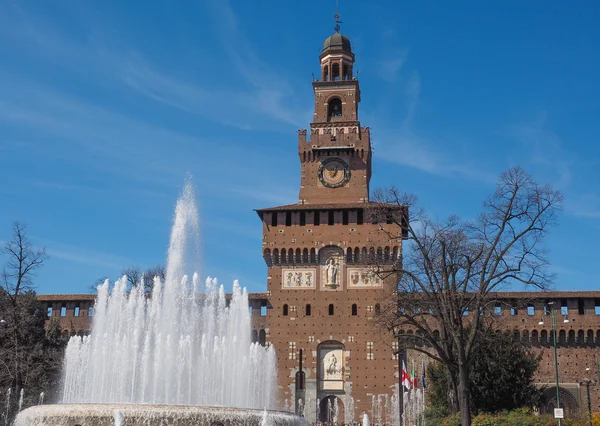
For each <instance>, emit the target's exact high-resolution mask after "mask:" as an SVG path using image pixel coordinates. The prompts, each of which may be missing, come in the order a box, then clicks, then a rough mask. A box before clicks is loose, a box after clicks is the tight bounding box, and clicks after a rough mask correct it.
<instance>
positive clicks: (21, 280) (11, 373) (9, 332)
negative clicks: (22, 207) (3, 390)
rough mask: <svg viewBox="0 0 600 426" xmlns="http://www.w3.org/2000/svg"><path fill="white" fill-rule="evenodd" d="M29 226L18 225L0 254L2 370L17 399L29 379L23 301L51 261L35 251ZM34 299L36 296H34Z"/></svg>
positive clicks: (42, 253)
mask: <svg viewBox="0 0 600 426" xmlns="http://www.w3.org/2000/svg"><path fill="white" fill-rule="evenodd" d="M26 228H27V226H26V225H25V224H22V223H19V222H15V223H14V224H13V236H12V239H11V240H10V241H8V242H6V244H5V245H4V247H3V248H2V249H1V250H0V254H2V255H3V257H6V264H5V266H4V267H3V269H2V274H1V276H0V313H1V316H0V319H1V320H3V322H2V330H0V333H2V334H3V338H4V341H3V342H2V345H1V346H0V350H1V353H2V360H1V363H2V370H3V371H4V374H6V377H7V379H8V381H9V383H10V387H11V388H13V392H14V393H13V394H14V395H18V394H19V392H20V390H21V389H22V388H23V386H24V384H25V382H26V380H27V377H28V368H29V365H28V362H27V359H28V358H27V357H28V355H29V353H28V352H27V351H26V350H24V347H23V340H24V339H23V334H24V332H23V330H24V329H25V328H26V326H25V323H27V321H28V319H29V318H27V317H24V316H23V312H22V307H21V306H20V301H21V299H23V298H27V297H35V296H34V295H33V292H32V290H33V288H34V285H33V277H34V276H35V273H36V272H37V270H38V269H39V268H40V267H41V266H42V265H43V264H44V262H45V261H46V260H47V259H48V255H47V254H46V250H45V249H43V248H42V249H34V247H33V245H32V244H31V241H30V240H29V238H28V237H27V233H26ZM32 295H33V296H32Z"/></svg>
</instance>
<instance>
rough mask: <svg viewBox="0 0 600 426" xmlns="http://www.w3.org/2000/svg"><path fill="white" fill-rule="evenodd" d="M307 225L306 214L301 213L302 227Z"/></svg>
mask: <svg viewBox="0 0 600 426" xmlns="http://www.w3.org/2000/svg"><path fill="white" fill-rule="evenodd" d="M305 225H306V212H304V211H302V212H300V226H305Z"/></svg>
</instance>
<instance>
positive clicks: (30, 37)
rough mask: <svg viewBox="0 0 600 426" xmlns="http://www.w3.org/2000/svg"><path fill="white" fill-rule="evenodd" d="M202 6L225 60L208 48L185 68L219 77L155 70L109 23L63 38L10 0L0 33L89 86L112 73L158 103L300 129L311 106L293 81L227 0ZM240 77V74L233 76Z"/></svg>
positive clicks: (247, 125) (228, 119)
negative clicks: (212, 20) (216, 26)
mask: <svg viewBox="0 0 600 426" xmlns="http://www.w3.org/2000/svg"><path fill="white" fill-rule="evenodd" d="M208 5H209V6H210V10H212V12H213V13H214V14H215V16H216V19H218V20H219V21H221V22H222V23H223V25H221V26H220V30H219V31H218V32H217V34H216V39H217V42H219V43H221V44H222V45H223V47H224V48H225V51H226V52H227V56H228V58H229V61H230V63H223V61H222V60H221V59H220V58H216V57H213V58H211V57H210V56H209V54H206V55H205V56H204V57H203V61H204V64H199V63H198V64H187V66H188V68H189V67H192V68H194V67H195V68H198V69H203V70H204V71H205V72H206V71H207V70H208V69H209V68H207V67H206V64H210V63H214V64H219V66H218V67H217V68H218V69H219V70H220V71H221V76H220V79H218V80H217V79H215V78H214V76H213V75H209V74H207V75H204V74H205V73H201V74H200V76H199V77H196V78H191V77H190V76H188V77H189V78H186V77H183V76H182V75H185V74H186V71H185V70H181V69H178V68H176V67H177V66H179V64H178V65H175V64H172V63H169V62H167V63H169V64H170V67H171V68H170V69H169V68H159V67H157V66H156V65H155V64H154V63H153V61H152V58H149V57H146V56H144V55H143V54H142V53H141V52H140V51H139V50H138V49H137V48H136V47H135V46H132V45H130V44H128V43H127V42H126V41H124V40H122V39H118V38H117V39H115V36H114V34H112V35H111V37H110V38H108V37H107V33H112V31H110V29H108V28H99V29H95V30H94V32H93V36H92V33H91V32H90V33H89V34H86V36H85V37H83V38H80V39H74V38H73V37H68V36H66V35H64V34H63V33H62V31H61V29H60V27H59V26H57V25H56V24H53V23H52V22H47V21H44V20H42V19H41V18H40V17H39V16H35V15H33V14H31V13H28V12H27V11H26V10H25V9H24V8H22V7H21V6H18V5H16V4H13V3H9V4H8V5H5V7H3V8H0V11H4V12H5V13H4V17H3V18H2V17H0V36H2V38H4V39H5V40H7V41H10V42H12V43H18V44H19V45H22V46H24V48H25V50H26V51H29V52H31V53H32V54H34V55H35V57H36V59H37V60H40V59H41V58H45V60H46V61H49V62H51V63H53V64H55V65H58V66H60V67H65V68H70V70H71V71H73V72H75V73H77V74H79V75H82V76H83V77H84V78H85V77H87V78H89V79H90V81H92V82H93V83H94V84H99V83H98V80H104V83H102V84H106V83H107V81H106V80H107V79H108V80H110V79H112V80H113V84H114V83H120V84H123V85H124V86H125V87H127V88H129V89H131V90H133V91H135V92H137V93H138V94H139V95H142V96H144V97H147V98H149V99H152V100H153V101H156V102H158V103H160V104H162V105H165V106H168V107H171V108H175V109H178V110H180V111H184V112H186V113H188V114H194V115H199V116H202V117H204V118H207V119H209V120H212V121H215V122H218V123H220V124H223V125H226V126H232V127H236V128H239V129H243V130H247V129H252V128H266V127H268V126H269V122H271V127H272V122H281V123H285V124H293V125H295V126H298V127H300V126H301V125H302V124H303V123H305V122H306V121H308V119H310V110H309V109H308V108H304V107H300V106H299V104H297V103H296V102H297V97H296V96H294V95H295V93H294V90H293V86H292V85H291V84H290V83H289V82H288V81H287V80H286V79H285V78H284V77H283V75H285V71H284V72H281V73H279V72H277V71H275V70H274V69H273V67H272V66H267V64H265V63H264V62H263V61H261V59H260V58H259V57H258V55H257V53H256V52H255V50H254V49H253V47H252V45H251V43H250V42H249V41H248V39H247V37H246V35H245V34H244V33H243V31H241V30H240V29H239V25H238V20H237V17H236V16H235V13H234V12H233V9H232V8H231V6H230V5H229V3H228V2H227V1H218V2H216V1H209V2H208ZM95 25H97V23H96V24H95ZM0 40H1V39H0ZM73 58H77V60H76V61H73V60H72V59H73ZM163 62H164V61H163ZM173 67H175V68H173ZM228 70H229V71H228ZM99 76H101V77H102V78H98V77H99ZM240 76H241V77H242V78H241V79H240V78H236V77H240ZM223 82H227V83H226V84H224V83H223ZM232 113H234V114H233V115H232Z"/></svg>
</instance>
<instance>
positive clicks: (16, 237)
mask: <svg viewBox="0 0 600 426" xmlns="http://www.w3.org/2000/svg"><path fill="white" fill-rule="evenodd" d="M26 229H27V225H25V224H23V223H20V222H15V223H14V224H13V236H12V239H11V240H10V241H8V242H6V244H5V245H4V248H3V249H2V250H1V251H0V253H1V254H3V255H5V256H7V257H8V260H7V263H6V265H5V266H4V268H3V269H2V277H1V280H2V281H1V283H0V284H1V285H2V290H3V291H4V292H6V295H7V296H8V297H9V299H10V300H11V302H12V304H13V306H14V305H16V303H17V302H16V299H17V297H18V296H19V295H20V294H21V293H24V292H26V291H28V290H33V277H34V276H35V273H36V272H37V270H38V269H39V268H40V267H41V266H42V265H43V263H44V262H45V261H46V260H47V259H48V255H47V254H46V249H45V248H42V249H34V248H33V245H32V244H31V241H29V238H28V237H27V234H26V232H25V231H26Z"/></svg>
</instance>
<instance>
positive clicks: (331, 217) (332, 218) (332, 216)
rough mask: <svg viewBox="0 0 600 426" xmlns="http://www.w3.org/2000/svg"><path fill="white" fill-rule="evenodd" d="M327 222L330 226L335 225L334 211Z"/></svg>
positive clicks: (330, 211)
mask: <svg viewBox="0 0 600 426" xmlns="http://www.w3.org/2000/svg"><path fill="white" fill-rule="evenodd" d="M327 221H328V224H329V225H333V224H334V211H333V210H329V214H328V217H327Z"/></svg>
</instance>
